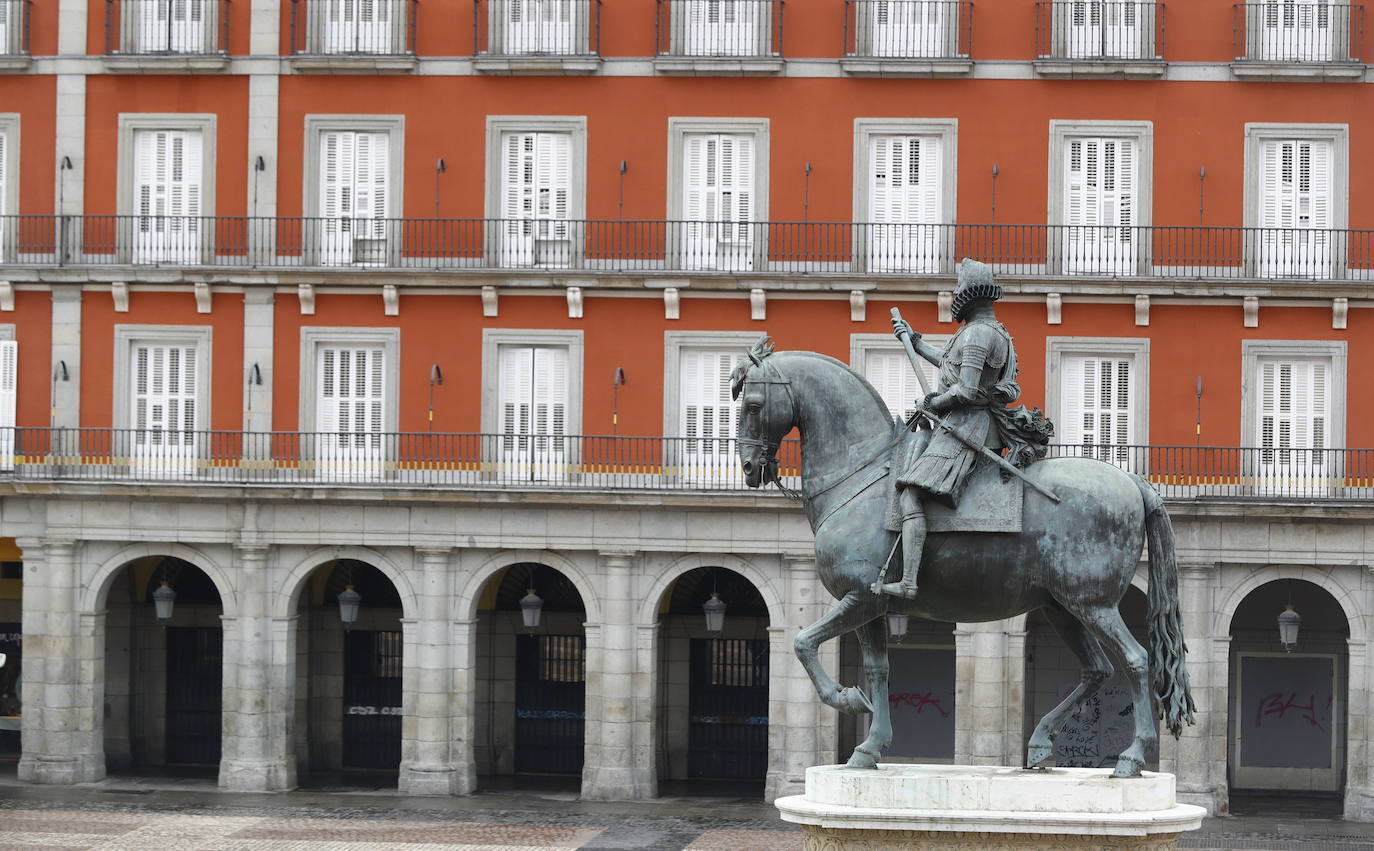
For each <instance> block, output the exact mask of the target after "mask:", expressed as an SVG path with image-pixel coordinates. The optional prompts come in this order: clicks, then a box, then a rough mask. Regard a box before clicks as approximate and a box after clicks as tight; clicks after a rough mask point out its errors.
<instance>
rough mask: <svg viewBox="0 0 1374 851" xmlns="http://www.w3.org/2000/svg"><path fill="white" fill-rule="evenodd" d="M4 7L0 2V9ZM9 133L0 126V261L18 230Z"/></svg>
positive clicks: (8, 256) (4, 258) (7, 251)
mask: <svg viewBox="0 0 1374 851" xmlns="http://www.w3.org/2000/svg"><path fill="white" fill-rule="evenodd" d="M4 6H5V4H4V2H3V0H0V9H3V8H4ZM10 147H11V145H10V133H9V128H7V127H3V126H0V260H9V259H11V258H10V253H11V252H10V247H11V245H12V243H13V239H12V234H14V233H15V232H16V231H17V230H18V228H16V227H14V226H13V225H12V223H11V220H10V219H9V218H8V216H9V215H10V214H11V213H12V212H13V211H12V210H11V209H10V200H9V197H10V189H11V187H10V185H9V175H10V165H11V163H10V156H11V153H10Z"/></svg>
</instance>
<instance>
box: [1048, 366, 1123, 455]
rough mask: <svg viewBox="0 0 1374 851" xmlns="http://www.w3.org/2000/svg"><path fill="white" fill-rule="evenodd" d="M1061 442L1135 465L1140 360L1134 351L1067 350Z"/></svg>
mask: <svg viewBox="0 0 1374 851" xmlns="http://www.w3.org/2000/svg"><path fill="white" fill-rule="evenodd" d="M1060 376H1061V378H1060V381H1061V386H1060V399H1061V400H1062V411H1063V414H1062V416H1061V417H1060V420H1059V422H1058V424H1057V425H1058V427H1059V437H1058V442H1060V443H1063V444H1065V445H1068V446H1081V447H1082V450H1081V454H1083V455H1086V456H1088V457H1090V458H1100V459H1101V460H1103V461H1107V462H1110V463H1112V464H1116V465H1118V466H1121V467H1127V468H1130V467H1131V466H1132V459H1133V455H1134V453H1132V451H1131V450H1130V449H1129V448H1128V447H1130V445H1131V444H1133V443H1135V435H1136V429H1135V412H1136V405H1137V402H1136V365H1135V358H1134V357H1132V356H1130V355H1095V354H1065V355H1064V356H1063V358H1062V360H1061V361H1060Z"/></svg>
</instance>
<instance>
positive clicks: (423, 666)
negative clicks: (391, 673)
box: [400, 547, 472, 795]
mask: <svg viewBox="0 0 1374 851" xmlns="http://www.w3.org/2000/svg"><path fill="white" fill-rule="evenodd" d="M415 554H416V555H417V556H418V557H419V562H420V583H421V584H420V593H419V595H418V596H419V601H420V612H419V615H420V616H419V618H418V619H417V620H416V621H415V623H414V625H413V635H414V641H413V642H410V643H408V644H407V646H406V660H405V666H406V668H408V669H409V670H411V671H412V672H413V676H412V677H411V680H410V682H411V690H412V694H410V695H407V697H410V698H411V700H409V701H403V702H405V703H406V705H408V706H409V713H408V714H407V716H406V718H405V720H404V722H403V728H402V729H403V733H402V736H403V738H402V740H401V778H400V791H401V792H402V793H403V794H407V795H454V794H460V793H466V792H469V791H471V788H472V787H471V786H470V785H466V786H465V782H466V781H465V779H464V778H463V777H462V776H461V775H460V772H459V770H458V765H457V761H456V760H455V759H454V755H455V752H456V751H457V750H458V748H457V747H456V746H455V743H454V735H453V726H454V725H453V720H454V715H455V714H456V713H455V709H456V708H457V706H458V705H459V702H460V698H459V697H458V694H457V692H456V690H455V687H454V686H455V683H454V671H453V668H454V666H453V644H454V641H453V629H452V627H451V626H450V623H449V622H450V615H451V611H452V606H453V600H452V596H451V593H450V585H451V578H452V571H451V570H450V568H449V563H450V561H451V559H452V555H453V549H452V548H451V547H416V549H415Z"/></svg>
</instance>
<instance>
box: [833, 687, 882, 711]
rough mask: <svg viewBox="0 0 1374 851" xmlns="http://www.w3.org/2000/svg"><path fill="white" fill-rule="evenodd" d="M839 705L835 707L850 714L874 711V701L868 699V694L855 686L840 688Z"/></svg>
mask: <svg viewBox="0 0 1374 851" xmlns="http://www.w3.org/2000/svg"><path fill="white" fill-rule="evenodd" d="M838 704H839V705H838V706H836V707H835V708H836V709H838V710H840V711H841V712H847V713H849V714H850V715H858V714H859V713H861V712H868V713H872V712H873V703H872V701H870V700H869V699H868V695H866V694H864V693H863V691H862V690H861V689H859V688H857V687H855V686H849V687H848V688H843V689H840V696H839V700H838Z"/></svg>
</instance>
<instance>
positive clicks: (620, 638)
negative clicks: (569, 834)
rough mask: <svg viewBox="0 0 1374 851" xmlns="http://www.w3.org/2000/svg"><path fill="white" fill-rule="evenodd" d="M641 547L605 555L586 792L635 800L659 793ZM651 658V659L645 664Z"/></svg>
mask: <svg viewBox="0 0 1374 851" xmlns="http://www.w3.org/2000/svg"><path fill="white" fill-rule="evenodd" d="M635 564H636V560H635V553H634V552H631V551H621V550H614V551H605V552H602V553H601V554H600V566H601V572H602V575H603V577H604V583H603V587H604V588H605V598H604V599H603V601H602V623H600V624H588V625H587V627H586V636H587V691H586V733H585V736H586V755H585V759H584V761H583V767H582V797H583V798H584V799H587V800H591V801H632V800H638V799H640V798H653V797H656V796H657V795H658V778H657V777H656V776H655V771H654V758H653V757H654V747H653V706H654V701H653V698H654V692H655V689H654V677H653V670H654V668H653V663H652V655H653V643H652V642H653V633H652V631H650V632H649V634H648V640H649V646H648V647H647V648H645V647H642V646H641V645H642V639H643V638H644V633H643V630H641V629H639V628H638V627H637V626H636V624H635V609H636V606H635V602H636V599H635V595H634V581H633V580H634V567H635ZM646 663H647V664H646Z"/></svg>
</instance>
